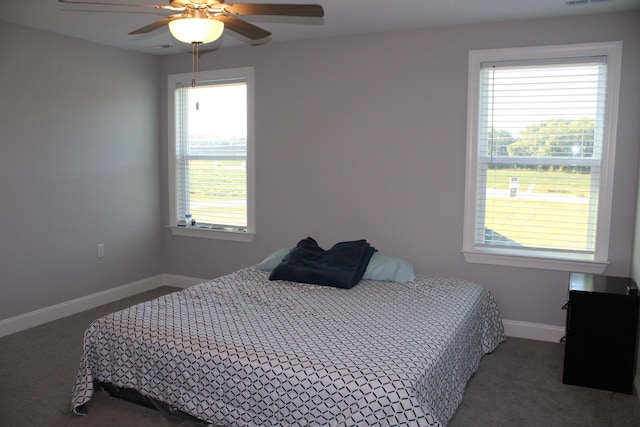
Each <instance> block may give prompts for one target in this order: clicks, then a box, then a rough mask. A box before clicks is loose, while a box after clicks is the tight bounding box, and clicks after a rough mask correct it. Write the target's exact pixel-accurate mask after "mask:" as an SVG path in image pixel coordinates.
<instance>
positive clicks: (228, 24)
mask: <svg viewBox="0 0 640 427" xmlns="http://www.w3.org/2000/svg"><path fill="white" fill-rule="evenodd" d="M213 19H216V20H218V21H221V22H223V23H224V27H225V29H227V30H231V31H233V32H234V33H238V34H240V35H241V36H245V37H246V38H248V39H251V40H260V39H264V38H266V37H269V36H270V35H271V33H270V32H269V31H267V30H263V29H262V28H260V27H256V26H255V25H253V24H250V23H248V22H246V21H243V20H242V19H238V18H236V17H235V16H231V15H217V16H214V17H213Z"/></svg>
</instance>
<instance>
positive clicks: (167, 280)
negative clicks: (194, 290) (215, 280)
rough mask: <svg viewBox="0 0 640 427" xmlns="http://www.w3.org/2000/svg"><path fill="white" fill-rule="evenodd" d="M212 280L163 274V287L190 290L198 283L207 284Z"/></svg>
mask: <svg viewBox="0 0 640 427" xmlns="http://www.w3.org/2000/svg"><path fill="white" fill-rule="evenodd" d="M208 280H211V279H198V278H197V277H188V276H178V275H177V274H163V275H162V284H163V286H173V287H176V288H189V287H191V286H193V285H197V284H198V283H202V282H206V281H208Z"/></svg>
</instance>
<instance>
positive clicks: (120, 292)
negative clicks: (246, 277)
mask: <svg viewBox="0 0 640 427" xmlns="http://www.w3.org/2000/svg"><path fill="white" fill-rule="evenodd" d="M205 281H207V279H200V278H196V277H188V276H179V275H175V274H159V275H157V276H153V277H149V278H146V279H142V280H138V281H136V282H132V283H128V284H126V285H122V286H118V287H115V288H112V289H108V290H106V291H102V292H98V293H95V294H92V295H87V296H84V297H80V298H76V299H74V300H71V301H66V302H63V303H60V304H56V305H52V306H49V307H45V308H41V309H39V310H35V311H31V312H29V313H25V314H21V315H19V316H15V317H11V318H9V319H4V320H0V337H3V336H6V335H9V334H13V333H15V332H20V331H23V330H25V329H29V328H33V327H34V326H38V325H42V324H44V323H47V322H51V321H53V320H57V319H61V318H63V317H67V316H71V315H73V314H76V313H80V312H81V311H85V310H89V309H91V308H94V307H98V306H100V305H103V304H108V303H110V302H113V301H117V300H119V299H122V298H127V297H130V296H132V295H136V294H139V293H141V292H146V291H149V290H151V289H155V288H158V287H160V286H174V287H178V288H188V287H190V286H193V285H197V284H198V283H202V282H205ZM503 323H504V329H505V334H506V335H507V336H510V337H515V338H527V339H532V340H538V341H550V342H559V341H560V338H562V337H563V336H564V327H560V326H552V325H544V324H539V323H528V322H520V321H517V320H504V321H503Z"/></svg>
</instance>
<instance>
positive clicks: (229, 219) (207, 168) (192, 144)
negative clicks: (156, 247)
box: [169, 68, 254, 241]
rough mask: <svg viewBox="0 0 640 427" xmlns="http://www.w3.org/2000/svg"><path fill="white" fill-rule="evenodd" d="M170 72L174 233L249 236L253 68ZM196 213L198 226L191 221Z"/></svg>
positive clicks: (251, 222) (251, 225)
mask: <svg viewBox="0 0 640 427" xmlns="http://www.w3.org/2000/svg"><path fill="white" fill-rule="evenodd" d="M191 79H192V75H191V74H190V73H189V74H175V75H170V76H169V162H170V165H169V179H170V183H169V185H170V187H169V188H170V203H171V205H170V224H169V227H170V228H171V231H172V232H173V233H174V234H178V235H187V236H194V237H207V238H218V239H226V240H238V241H251V240H252V238H253V234H254V194H253V192H254V185H253V173H254V168H253V164H254V144H253V68H236V69H228V70H216V71H209V72H201V73H200V74H199V78H198V81H197V84H196V85H195V86H193V85H192V80H191ZM188 215H191V217H192V218H193V220H195V226H189V224H186V218H187V216H188Z"/></svg>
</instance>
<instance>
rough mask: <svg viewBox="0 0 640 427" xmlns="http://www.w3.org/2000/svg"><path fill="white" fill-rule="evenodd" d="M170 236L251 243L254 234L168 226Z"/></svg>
mask: <svg viewBox="0 0 640 427" xmlns="http://www.w3.org/2000/svg"><path fill="white" fill-rule="evenodd" d="M167 227H168V228H169V230H171V234H173V235H174V236H186V237H198V238H202V239H217V240H232V241H235V242H253V237H254V236H255V233H248V232H240V231H231V230H213V229H211V228H205V227H199V226H197V225H196V226H195V227H178V226H175V225H168V226H167Z"/></svg>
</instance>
